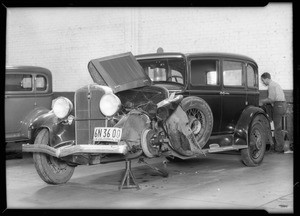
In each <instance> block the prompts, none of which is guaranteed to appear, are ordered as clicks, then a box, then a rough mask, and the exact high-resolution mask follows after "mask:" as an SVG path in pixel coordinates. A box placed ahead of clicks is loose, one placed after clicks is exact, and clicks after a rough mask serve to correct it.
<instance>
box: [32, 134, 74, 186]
mask: <svg viewBox="0 0 300 216" xmlns="http://www.w3.org/2000/svg"><path fill="white" fill-rule="evenodd" d="M34 144H43V145H49V131H48V130H47V129H42V130H41V131H40V132H39V133H38V135H37V137H36V139H35V141H34ZM33 161H34V165H35V168H36V171H37V173H38V174H39V176H40V177H41V179H43V180H44V181H45V182H46V183H48V184H63V183H66V182H67V181H69V179H70V178H71V177H72V175H73V172H74V169H75V167H73V166H70V165H68V164H67V163H66V162H65V161H63V160H61V159H59V158H56V157H53V156H50V155H48V154H45V153H33Z"/></svg>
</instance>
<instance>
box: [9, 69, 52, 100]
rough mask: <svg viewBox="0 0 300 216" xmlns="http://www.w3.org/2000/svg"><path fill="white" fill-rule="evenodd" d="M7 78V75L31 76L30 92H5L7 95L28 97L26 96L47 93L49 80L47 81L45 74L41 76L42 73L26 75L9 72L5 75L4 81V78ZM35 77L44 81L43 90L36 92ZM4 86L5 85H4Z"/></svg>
mask: <svg viewBox="0 0 300 216" xmlns="http://www.w3.org/2000/svg"><path fill="white" fill-rule="evenodd" d="M7 75H8V76H9V75H29V76H31V82H32V88H31V90H30V91H6V90H5V93H8V94H16V95H17V94H20V95H22V94H24V95H26V94H27V95H28V94H41V93H48V91H49V79H48V76H46V75H45V74H42V73H28V72H26V71H25V72H22V71H21V72H9V73H7V74H5V79H6V76H7ZM37 76H41V77H43V78H44V79H45V85H46V87H45V89H44V90H38V89H37V88H36V78H37ZM5 85H6V83H5Z"/></svg>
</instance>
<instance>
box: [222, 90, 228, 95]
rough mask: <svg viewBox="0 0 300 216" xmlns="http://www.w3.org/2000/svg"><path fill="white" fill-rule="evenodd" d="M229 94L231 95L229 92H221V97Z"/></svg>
mask: <svg viewBox="0 0 300 216" xmlns="http://www.w3.org/2000/svg"><path fill="white" fill-rule="evenodd" d="M229 94H230V93H229V92H224V91H221V92H220V95H229Z"/></svg>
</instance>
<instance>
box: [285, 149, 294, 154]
mask: <svg viewBox="0 0 300 216" xmlns="http://www.w3.org/2000/svg"><path fill="white" fill-rule="evenodd" d="M293 153H294V151H292V150H287V151H284V154H293Z"/></svg>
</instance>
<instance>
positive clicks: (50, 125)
mask: <svg viewBox="0 0 300 216" xmlns="http://www.w3.org/2000/svg"><path fill="white" fill-rule="evenodd" d="M88 70H89V73H90V74H91V76H92V78H93V81H94V82H95V83H93V84H89V85H86V86H83V87H82V88H79V89H78V90H76V91H75V95H74V104H72V103H71V102H70V100H68V99H67V98H64V97H58V98H56V99H55V100H54V102H53V108H52V111H50V112H49V113H46V114H44V119H43V122H42V123H41V124H38V125H37V127H35V126H34V127H32V128H31V129H32V130H33V131H35V132H37V133H38V135H37V137H36V139H35V144H34V145H30V144H28V145H23V151H27V152H33V159H34V163H35V167H36V170H37V172H38V174H39V175H40V177H41V178H42V179H43V180H44V181H45V182H47V183H49V184H60V183H65V182H67V181H68V180H69V179H70V178H71V176H72V174H73V172H74V168H75V167H76V166H77V165H93V164H101V163H109V162H115V161H121V160H126V161H128V160H131V159H133V158H139V157H146V158H154V157H160V156H164V157H167V158H168V159H169V160H178V159H180V160H186V159H190V158H195V157H201V156H203V155H205V154H207V153H214V152H220V151H228V150H238V151H240V152H241V157H242V161H243V162H244V164H245V165H247V166H257V165H259V164H260V163H261V162H262V160H263V157H264V153H265V149H266V144H267V142H268V141H269V139H270V138H271V133H270V124H269V119H268V116H267V114H266V113H265V112H264V111H263V110H262V109H261V108H259V107H258V100H259V89H258V85H259V81H258V66H257V64H256V63H255V61H254V60H253V59H251V58H249V57H246V56H241V55H234V54H225V53H194V54H182V53H155V54H147V55H139V56H133V55H132V54H131V53H130V52H129V53H123V54H119V55H114V56H108V57H103V58H99V59H94V60H91V61H90V62H89V63H88ZM73 108H74V114H75V116H73V115H70V112H71V111H72V110H73Z"/></svg>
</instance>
